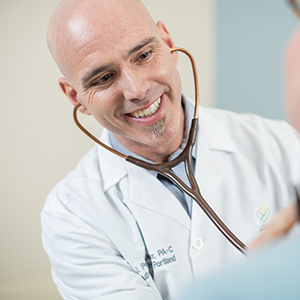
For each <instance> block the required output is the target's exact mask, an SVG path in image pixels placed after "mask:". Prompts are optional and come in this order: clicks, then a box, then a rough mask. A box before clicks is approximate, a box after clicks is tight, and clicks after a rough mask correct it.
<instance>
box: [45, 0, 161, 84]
mask: <svg viewBox="0 0 300 300" xmlns="http://www.w3.org/2000/svg"><path fill="white" fill-rule="evenodd" d="M140 21H143V22H147V23H148V24H149V25H150V26H153V27H154V28H155V23H154V22H153V20H152V18H151V16H150V15H149V13H148V11H147V10H146V8H145V7H144V6H143V4H142V3H141V2H140V1H139V0H62V1H61V2H60V4H59V5H58V6H57V8H56V9H55V11H54V13H53V15H52V17H51V19H50V22H49V25H48V31H47V42H48V46H49V49H50V52H51V54H52V56H53V58H54V59H55V61H56V63H57V65H58V66H59V68H60V70H61V72H62V73H63V75H64V76H65V77H66V78H67V79H68V80H69V81H70V82H72V81H73V80H74V79H73V76H72V74H73V73H74V72H76V71H77V70H76V66H75V63H74V60H76V58H78V57H80V49H81V48H83V47H85V44H90V43H93V39H96V38H97V36H99V35H108V34H116V32H115V28H117V27H119V28H122V27H125V26H128V25H131V26H132V25H133V23H134V22H135V23H136V24H138V23H139V22H140ZM77 50H78V51H77ZM80 59H84V57H81V58H80Z"/></svg>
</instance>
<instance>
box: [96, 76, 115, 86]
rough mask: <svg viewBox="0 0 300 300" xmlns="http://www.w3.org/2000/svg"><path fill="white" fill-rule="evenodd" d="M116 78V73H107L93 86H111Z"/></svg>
mask: <svg viewBox="0 0 300 300" xmlns="http://www.w3.org/2000/svg"><path fill="white" fill-rule="evenodd" d="M113 77H114V73H107V74H105V75H103V76H102V77H101V78H100V79H97V80H95V81H94V82H93V83H92V86H106V85H109V84H110V83H111V81H112V78H113Z"/></svg>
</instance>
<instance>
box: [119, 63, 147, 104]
mask: <svg viewBox="0 0 300 300" xmlns="http://www.w3.org/2000/svg"><path fill="white" fill-rule="evenodd" d="M150 86H151V85H150V82H149V81H148V78H146V76H145V74H144V72H142V71H141V70H136V69H132V68H128V69H123V70H122V73H121V77H120V88H121V91H122V92H123V96H124V98H125V100H128V101H140V100H143V99H145V97H146V94H147V91H148V90H149V89H150Z"/></svg>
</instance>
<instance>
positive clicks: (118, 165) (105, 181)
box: [97, 128, 128, 192]
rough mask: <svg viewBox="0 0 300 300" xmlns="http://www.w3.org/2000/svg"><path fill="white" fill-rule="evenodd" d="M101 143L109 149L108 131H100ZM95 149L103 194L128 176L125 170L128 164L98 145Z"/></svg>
mask: <svg viewBox="0 0 300 300" xmlns="http://www.w3.org/2000/svg"><path fill="white" fill-rule="evenodd" d="M101 141H102V142H103V143H104V144H105V145H107V146H109V147H111V144H110V141H109V131H108V130H107V129H105V128H104V129H103V131H102V135H101ZM97 147H98V155H99V169H100V173H101V181H102V187H103V192H105V191H107V190H108V189H109V188H110V187H112V186H114V185H115V184H116V183H117V182H119V181H120V180H121V179H122V178H123V177H124V176H126V175H127V174H128V170H127V168H126V164H128V162H126V161H125V159H124V158H122V157H120V156H117V155H116V154H114V153H112V152H110V151H108V150H107V149H105V148H103V147H102V146H99V145H98V146H97Z"/></svg>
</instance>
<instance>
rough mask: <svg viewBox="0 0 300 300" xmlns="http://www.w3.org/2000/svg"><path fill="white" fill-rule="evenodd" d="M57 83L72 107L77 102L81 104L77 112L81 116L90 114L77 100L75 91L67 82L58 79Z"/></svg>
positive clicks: (63, 79)
mask: <svg viewBox="0 0 300 300" xmlns="http://www.w3.org/2000/svg"><path fill="white" fill-rule="evenodd" d="M58 83H59V86H60V88H61V89H62V91H63V92H64V94H65V95H66V96H67V97H68V98H69V100H70V101H71V103H72V105H74V106H75V105H76V104H77V103H78V102H80V103H81V106H80V107H79V111H80V112H82V113H83V114H86V115H90V114H91V113H90V112H89V111H88V109H87V108H86V107H85V106H84V105H83V103H82V102H81V101H80V99H79V98H78V94H77V91H76V90H75V89H74V88H73V86H72V85H71V84H70V83H69V81H68V80H67V79H66V78H59V79H58Z"/></svg>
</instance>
